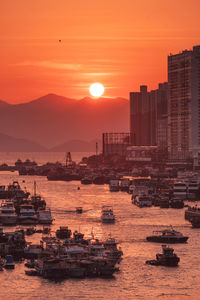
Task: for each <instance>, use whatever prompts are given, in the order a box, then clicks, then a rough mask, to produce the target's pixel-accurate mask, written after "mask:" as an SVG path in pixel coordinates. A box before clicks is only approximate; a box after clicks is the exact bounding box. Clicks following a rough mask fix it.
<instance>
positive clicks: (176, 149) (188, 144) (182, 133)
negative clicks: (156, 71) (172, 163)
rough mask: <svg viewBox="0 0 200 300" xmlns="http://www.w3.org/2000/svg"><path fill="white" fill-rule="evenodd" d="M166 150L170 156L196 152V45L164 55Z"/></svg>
mask: <svg viewBox="0 0 200 300" xmlns="http://www.w3.org/2000/svg"><path fill="white" fill-rule="evenodd" d="M168 86H169V98H168V109H169V111H168V151H169V157H170V158H171V159H187V158H194V157H198V153H200V46H195V47H193V50H189V51H188V50H185V51H183V52H181V53H178V54H175V55H170V56H168Z"/></svg>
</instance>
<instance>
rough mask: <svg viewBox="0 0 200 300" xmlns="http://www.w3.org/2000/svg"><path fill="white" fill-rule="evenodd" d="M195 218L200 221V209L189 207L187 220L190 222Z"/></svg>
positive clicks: (186, 211) (186, 214)
mask: <svg viewBox="0 0 200 300" xmlns="http://www.w3.org/2000/svg"><path fill="white" fill-rule="evenodd" d="M194 217H195V218H199V219H200V208H199V207H198V206H197V205H195V206H188V208H187V210H185V220H188V221H190V220H192V219H193V218H194Z"/></svg>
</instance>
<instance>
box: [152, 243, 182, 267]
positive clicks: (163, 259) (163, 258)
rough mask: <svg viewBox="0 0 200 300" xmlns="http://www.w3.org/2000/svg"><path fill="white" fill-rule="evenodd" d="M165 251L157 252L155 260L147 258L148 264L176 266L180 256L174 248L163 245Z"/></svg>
mask: <svg viewBox="0 0 200 300" xmlns="http://www.w3.org/2000/svg"><path fill="white" fill-rule="evenodd" d="M162 250H163V253H161V254H159V253H158V254H156V259H155V260H147V261H146V264H148V265H154V266H167V267H176V266H177V265H178V263H179V261H180V258H179V257H178V256H177V255H176V254H175V253H174V249H173V248H170V247H167V246H166V245H162Z"/></svg>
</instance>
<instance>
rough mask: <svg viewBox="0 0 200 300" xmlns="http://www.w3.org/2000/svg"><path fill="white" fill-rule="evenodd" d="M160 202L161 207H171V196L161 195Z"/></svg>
mask: <svg viewBox="0 0 200 300" xmlns="http://www.w3.org/2000/svg"><path fill="white" fill-rule="evenodd" d="M158 204H159V206H160V208H169V206H170V203H169V197H167V196H164V197H161V198H160V199H159V200H158Z"/></svg>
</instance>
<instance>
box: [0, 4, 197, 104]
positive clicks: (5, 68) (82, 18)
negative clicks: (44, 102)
mask: <svg viewBox="0 0 200 300" xmlns="http://www.w3.org/2000/svg"><path fill="white" fill-rule="evenodd" d="M199 11H200V2H199V0H190V1H188V0H115V1H114V0H71V1H68V0H1V4H0V41H1V45H0V99H2V100H6V101H8V102H10V103H11V102H12V103H14V102H23V101H28V100H31V99H34V98H37V97H39V96H42V95H44V94H47V93H56V94H59V95H63V96H67V97H71V98H82V97H85V96H88V95H89V92H88V88H89V85H90V84H91V83H93V82H96V81H98V82H101V83H103V84H104V85H105V96H123V97H127V98H128V97H129V92H130V91H137V90H139V86H140V84H147V85H148V86H149V88H150V89H154V88H156V87H157V84H158V82H164V81H166V80H167V55H168V54H169V53H176V52H179V51H182V50H184V49H190V48H191V47H192V46H193V45H198V44H200V18H199ZM59 39H61V40H62V42H61V43H60V42H59Z"/></svg>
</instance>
